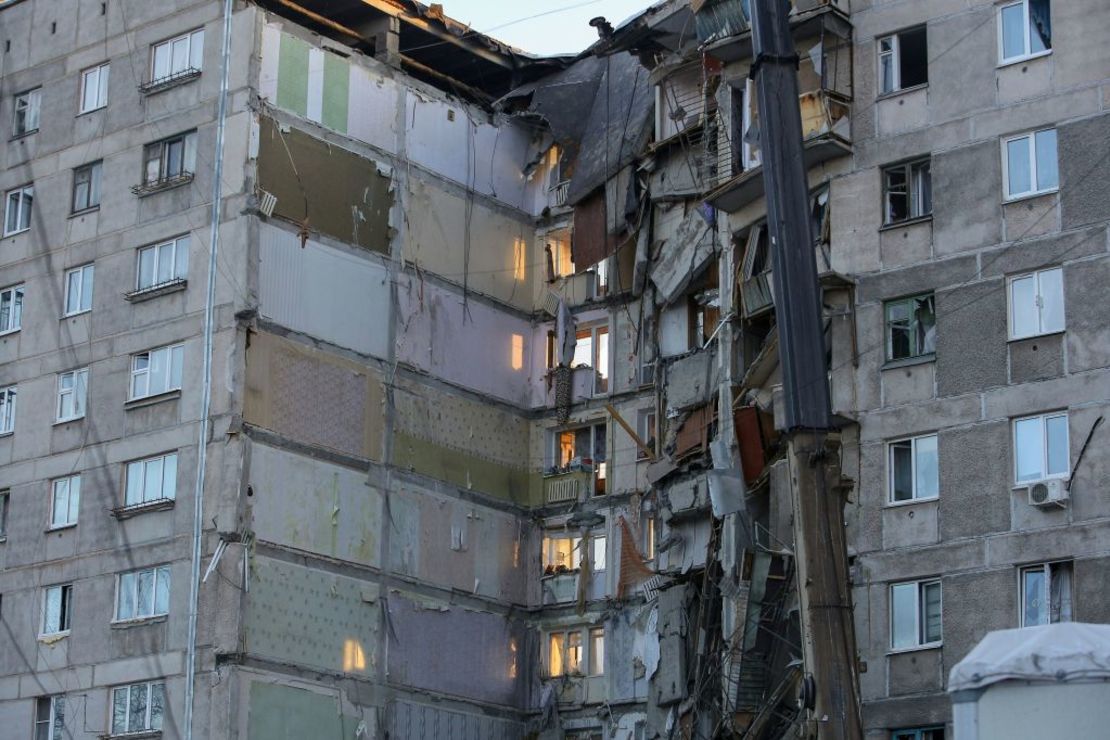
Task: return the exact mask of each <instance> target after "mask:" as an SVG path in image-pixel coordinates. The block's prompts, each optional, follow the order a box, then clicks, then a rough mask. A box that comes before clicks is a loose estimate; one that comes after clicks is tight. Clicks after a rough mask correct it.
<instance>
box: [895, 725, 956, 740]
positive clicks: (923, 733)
mask: <svg viewBox="0 0 1110 740" xmlns="http://www.w3.org/2000/svg"><path fill="white" fill-rule="evenodd" d="M890 740H944V727H918V728H914V729H909V730H895V731H894V732H892V733H890Z"/></svg>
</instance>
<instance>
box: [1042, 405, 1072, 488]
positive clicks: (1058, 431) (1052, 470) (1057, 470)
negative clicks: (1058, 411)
mask: <svg viewBox="0 0 1110 740" xmlns="http://www.w3.org/2000/svg"><path fill="white" fill-rule="evenodd" d="M1045 436H1046V437H1047V438H1048V474H1049V475H1066V474H1067V473H1068V472H1069V467H1070V466H1069V464H1068V460H1069V458H1070V457H1071V456H1070V455H1069V454H1068V417H1067V416H1049V417H1048V418H1046V419H1045Z"/></svg>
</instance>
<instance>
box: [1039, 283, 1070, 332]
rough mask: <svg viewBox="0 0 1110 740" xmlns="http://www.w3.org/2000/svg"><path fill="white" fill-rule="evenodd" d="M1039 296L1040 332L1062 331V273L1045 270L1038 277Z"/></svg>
mask: <svg viewBox="0 0 1110 740" xmlns="http://www.w3.org/2000/svg"><path fill="white" fill-rule="evenodd" d="M1038 282H1039V283H1040V296H1041V301H1040V303H1041V331H1043V332H1046V333H1047V332H1054V331H1063V330H1064V271H1063V270H1062V269H1059V268H1057V269H1055V270H1045V271H1044V272H1042V273H1040V275H1038Z"/></svg>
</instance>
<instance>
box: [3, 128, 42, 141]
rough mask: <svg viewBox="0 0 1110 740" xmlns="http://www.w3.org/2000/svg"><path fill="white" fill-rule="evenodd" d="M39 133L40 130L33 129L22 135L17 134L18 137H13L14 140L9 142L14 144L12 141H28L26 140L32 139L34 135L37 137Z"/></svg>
mask: <svg viewBox="0 0 1110 740" xmlns="http://www.w3.org/2000/svg"><path fill="white" fill-rule="evenodd" d="M38 132H39V130H38V129H37V128H33V129H31V130H30V131H24V132H23V133H22V134H16V135H15V136H13V137H12V138H10V139H8V141H9V142H12V141H21V140H23V139H26V138H28V137H30V136H34V135H35V134H37V133H38Z"/></svg>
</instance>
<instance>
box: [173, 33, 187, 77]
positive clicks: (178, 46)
mask: <svg viewBox="0 0 1110 740" xmlns="http://www.w3.org/2000/svg"><path fill="white" fill-rule="evenodd" d="M172 54H173V59H172V61H171V62H170V70H171V72H172V73H173V74H177V73H178V72H181V71H182V70H184V69H185V68H186V67H188V66H189V37H188V36H185V37H184V38H180V39H175V40H174V42H173V52H172Z"/></svg>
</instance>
